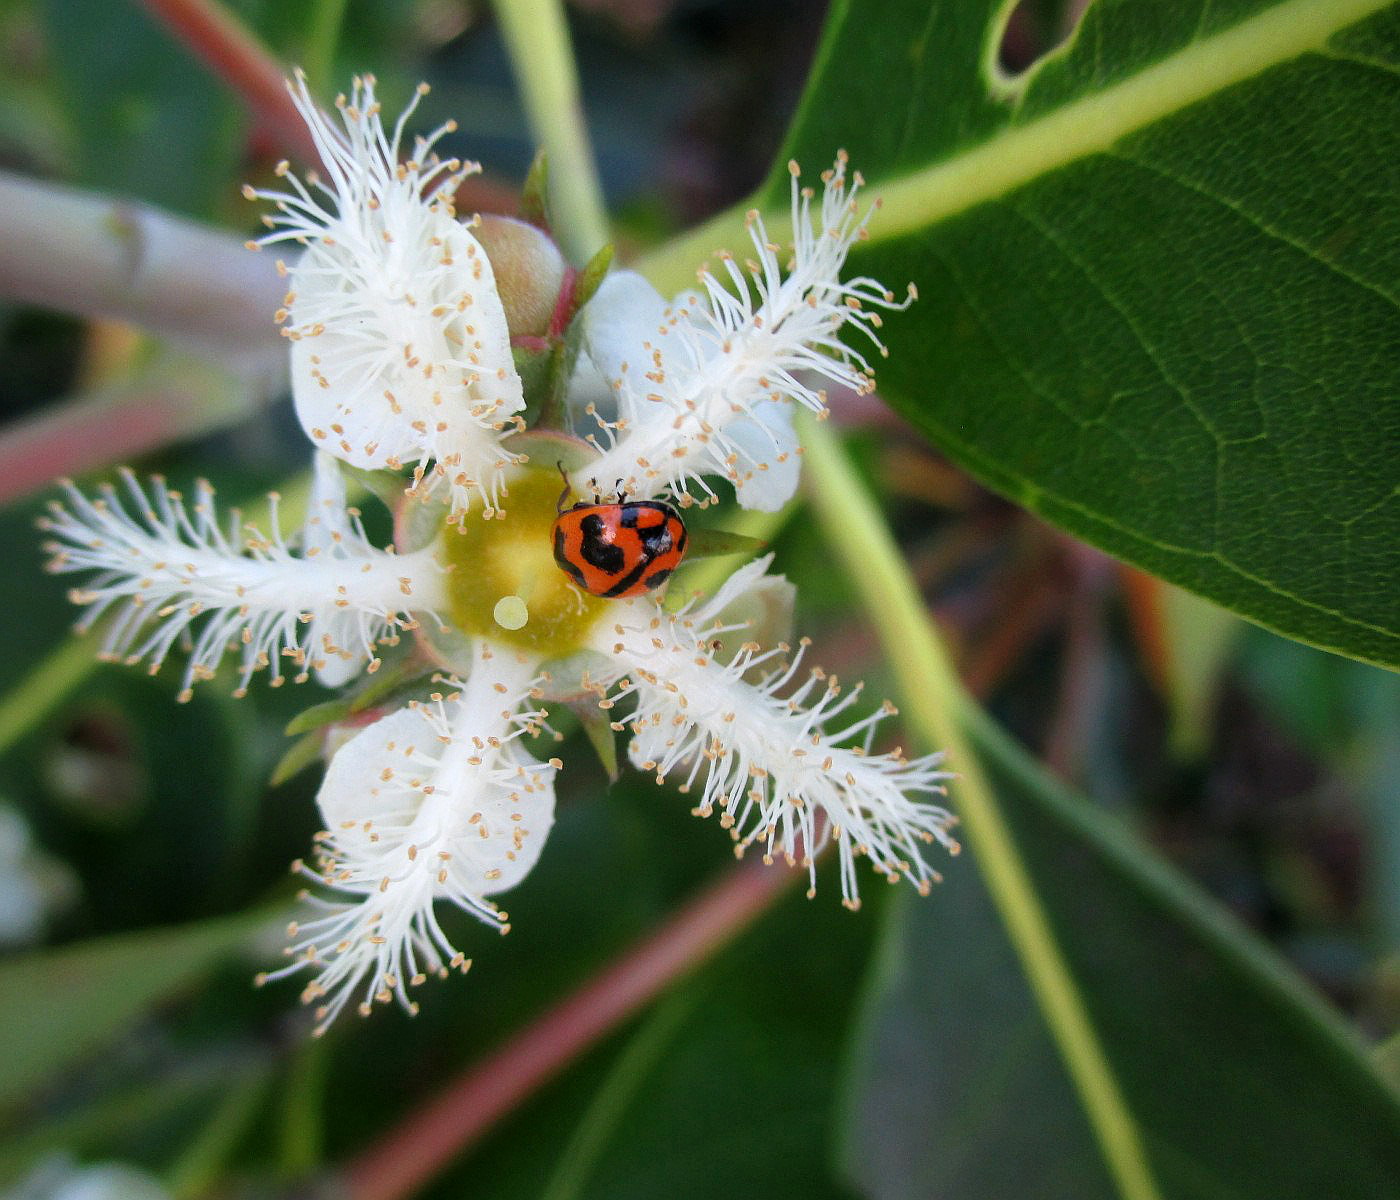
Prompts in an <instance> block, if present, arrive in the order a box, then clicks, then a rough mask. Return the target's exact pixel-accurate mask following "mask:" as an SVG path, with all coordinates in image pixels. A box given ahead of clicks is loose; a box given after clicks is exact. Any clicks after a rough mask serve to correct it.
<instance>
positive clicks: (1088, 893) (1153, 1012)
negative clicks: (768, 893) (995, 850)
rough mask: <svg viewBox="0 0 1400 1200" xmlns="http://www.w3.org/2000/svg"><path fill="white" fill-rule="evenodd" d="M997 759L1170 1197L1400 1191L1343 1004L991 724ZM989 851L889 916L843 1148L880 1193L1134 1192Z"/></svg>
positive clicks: (1380, 1095)
mask: <svg viewBox="0 0 1400 1200" xmlns="http://www.w3.org/2000/svg"><path fill="white" fill-rule="evenodd" d="M970 732H972V733H973V735H974V736H975V738H976V741H977V743H978V749H979V751H980V752H981V756H982V759H983V762H984V765H985V766H986V767H987V769H988V771H989V773H990V775H991V778H992V781H993V783H994V784H995V786H996V787H997V789H998V794H999V795H1000V796H1001V797H1002V798H1003V799H1004V801H1005V804H1004V806H1003V812H1004V814H1005V815H1006V817H1007V818H1008V820H1009V821H1010V822H1011V825H1012V831H1013V833H1014V836H1015V838H1016V841H1017V845H1018V849H1019V851H1020V853H1021V855H1022V857H1023V860H1024V862H1025V863H1026V865H1027V867H1028V869H1029V870H1030V872H1031V875H1032V878H1033V880H1034V882H1035V884H1036V887H1037V891H1038V893H1039V895H1040V896H1041V898H1042V900H1043V902H1044V904H1045V907H1046V910H1047V911H1048V913H1049V916H1050V919H1051V922H1052V925H1053V928H1054V934H1055V936H1056V939H1057V941H1058V943H1059V946H1060V949H1061V952H1062V953H1063V955H1064V956H1065V958H1066V960H1067V962H1068V963H1069V965H1070V967H1071V969H1072V971H1073V973H1074V975H1075V978H1076V981H1077V983H1078V986H1079V991H1080V995H1081V996H1082V997H1083V1000H1084V1002H1085V1004H1086V1006H1087V1009H1088V1012H1089V1016H1090V1019H1091V1020H1092V1022H1093V1024H1094V1026H1095V1029H1096V1032H1097V1034H1098V1037H1099V1040H1100V1042H1101V1045H1102V1046H1103V1049H1104V1051H1105V1053H1106V1054H1107V1056H1108V1059H1109V1062H1110V1065H1111V1067H1112V1069H1113V1071H1114V1074H1115V1076H1116V1078H1117V1080H1118V1082H1119V1086H1120V1087H1121V1089H1122V1092H1123V1095H1124V1098H1125V1100H1126V1103H1127V1105H1128V1108H1129V1110H1130V1112H1131V1115H1132V1117H1133V1119H1134V1121H1135V1122H1136V1123H1137V1125H1138V1127H1139V1129H1140V1130H1141V1135H1142V1140H1143V1143H1144V1146H1145V1147H1146V1150H1147V1155H1148V1158H1149V1162H1150V1167H1151V1170H1152V1173H1153V1175H1154V1177H1155V1179H1156V1181H1157V1184H1158V1188H1159V1191H1160V1194H1161V1195H1162V1197H1163V1200H1188V1198H1189V1200H1197V1198H1199V1200H1206V1198H1211V1200H1215V1198H1221V1197H1227V1196H1228V1197H1231V1198H1232V1200H1248V1198H1252V1197H1259V1198H1260V1200H1265V1198H1267V1200H1289V1198H1291V1197H1297V1198H1298V1200H1304V1198H1311V1197H1317V1196H1323V1195H1325V1196H1334V1197H1356V1198H1358V1200H1360V1198H1362V1197H1372V1196H1382V1195H1386V1194H1388V1189H1389V1188H1391V1187H1392V1186H1393V1182H1394V1180H1395V1179H1396V1178H1400V1103H1398V1102H1397V1098H1396V1094H1395V1093H1394V1092H1393V1091H1391V1090H1390V1089H1389V1088H1388V1087H1387V1086H1386V1084H1385V1083H1384V1081H1383V1080H1382V1078H1381V1076H1380V1074H1379V1073H1378V1072H1377V1071H1376V1070H1375V1068H1374V1067H1373V1066H1372V1064H1371V1063H1370V1062H1369V1061H1368V1058H1367V1055H1366V1052H1365V1050H1364V1049H1363V1048H1362V1047H1361V1046H1359V1045H1358V1044H1356V1043H1355V1041H1354V1040H1353V1036H1352V1035H1351V1034H1350V1032H1349V1031H1348V1030H1347V1029H1346V1028H1345V1027H1344V1026H1343V1025H1342V1023H1341V1021H1340V1020H1339V1019H1338V1018H1337V1017H1336V1016H1335V1014H1334V1013H1333V1012H1332V1011H1331V1010H1330V1009H1328V1008H1327V1007H1326V1006H1325V1005H1324V1004H1323V1003H1321V1002H1320V1001H1319V1000H1318V999H1317V998H1316V997H1315V996H1313V995H1312V994H1311V993H1310V992H1308V991H1307V990H1306V989H1305V987H1304V986H1303V985H1302V984H1301V983H1300V982H1299V981H1298V980H1297V979H1296V978H1295V977H1294V976H1293V975H1292V974H1291V973H1290V971H1289V970H1288V968H1287V967H1285V966H1284V965H1283V964H1281V963H1280V962H1278V961H1277V960H1276V959H1275V958H1274V956H1273V954H1272V952H1270V951H1269V950H1268V949H1267V948H1265V947H1264V946H1263V945H1262V943H1260V942H1259V941H1258V940H1257V939H1255V938H1254V937H1253V936H1252V935H1250V934H1248V933H1247V932H1246V931H1244V930H1243V929H1241V928H1239V927H1238V926H1236V925H1235V924H1234V923H1233V922H1232V921H1230V920H1229V918H1227V917H1225V916H1224V915H1223V914H1222V913H1220V912H1219V910H1217V909H1216V908H1215V907H1214V906H1213V905H1212V904H1211V903H1210V902H1209V901H1207V900H1206V899H1204V898H1203V897H1202V896H1201V895H1200V894H1199V893H1198V892H1197V891H1196V890H1195V888H1194V887H1193V886H1192V885H1190V884H1189V883H1187V882H1186V881H1185V880H1184V879H1182V878H1181V877H1180V876H1178V875H1177V874H1176V873H1175V872H1174V871H1172V870H1171V869H1170V868H1169V867H1167V866H1166V865H1165V864H1164V863H1162V862H1161V861H1159V860H1158V859H1156V858H1155V857H1153V856H1151V855H1150V854H1149V853H1148V852H1146V851H1144V850H1142V849H1141V848H1139V847H1137V846H1136V845H1135V844H1134V843H1133V842H1132V841H1131V840H1130V839H1129V838H1128V837H1127V836H1126V835H1125V834H1122V833H1120V832H1119V831H1117V830H1115V829H1112V828H1110V827H1108V826H1107V825H1106V823H1105V821H1104V818H1103V817H1102V816H1101V815H1099V814H1097V813H1095V812H1094V811H1093V810H1092V809H1090V808H1089V807H1088V806H1087V804H1086V802H1084V801H1083V800H1081V799H1079V798H1077V797H1074V796H1070V795H1067V794H1065V793H1064V792H1062V791H1061V790H1060V789H1059V788H1058V787H1057V786H1056V785H1055V784H1054V783H1053V782H1051V781H1050V780H1049V779H1048V778H1046V777H1045V776H1044V775H1043V774H1042V773H1041V772H1040V771H1039V769H1038V768H1037V767H1035V766H1034V764H1032V763H1031V762H1030V761H1029V760H1028V759H1026V758H1025V756H1024V755H1023V754H1022V753H1021V752H1020V751H1019V749H1017V748H1016V747H1014V746H1013V745H1011V744H1010V743H1009V742H1008V741H1007V740H1006V739H1005V737H1004V735H1001V734H999V733H997V732H996V731H995V730H993V729H992V728H991V726H990V725H989V724H983V723H977V724H976V725H975V726H974V728H973V729H972V730H971V731H970ZM971 866H972V864H965V863H960V864H957V865H955V866H954V867H953V868H952V869H950V870H949V871H948V872H947V875H948V880H947V882H946V883H945V884H944V885H943V886H942V887H941V888H940V889H938V890H937V891H935V893H934V894H933V895H932V896H931V897H930V898H928V899H927V900H924V901H917V900H916V901H914V902H912V903H901V904H900V905H898V906H897V907H896V908H895V909H894V911H893V913H892V924H891V927H890V928H889V929H888V930H887V944H886V946H885V948H884V953H883V954H882V955H881V958H880V966H879V967H878V969H877V971H876V972H875V973H874V976H873V978H872V981H871V989H870V992H869V994H868V996H867V1002H866V1009H865V1014H864V1021H863V1033H862V1036H861V1038H860V1039H859V1047H858V1053H857V1056H856V1061H855V1066H854V1071H853V1080H852V1082H853V1091H852V1093H851V1096H850V1098H849V1109H848V1116H847V1124H846V1134H847V1137H846V1143H845V1149H844V1162H845V1166H846V1170H847V1173H848V1174H849V1175H850V1176H851V1178H852V1179H853V1180H855V1181H856V1182H857V1183H859V1184H860V1186H861V1187H862V1189H863V1190H864V1191H865V1193H866V1194H868V1195H869V1196H871V1197H873V1198H874V1200H904V1198H909V1200H912V1198H915V1197H926V1196H957V1197H959V1198H960V1200H976V1198H979V1197H986V1198H987V1200H993V1198H1000V1197H1005V1196H1017V1197H1020V1198H1023V1200H1050V1198H1052V1197H1060V1196H1071V1195H1072V1196H1074V1197H1076V1198H1077V1200H1099V1198H1103V1200H1109V1198H1110V1197H1112V1196H1114V1195H1115V1192H1114V1190H1113V1188H1112V1186H1111V1184H1110V1182H1109V1180H1108V1177H1107V1175H1106V1173H1105V1171H1104V1169H1103V1166H1102V1163H1101V1161H1100V1160H1099V1159H1098V1157H1097V1154H1096V1151H1095V1143H1094V1139H1093V1137H1092V1136H1091V1134H1090V1131H1089V1128H1088V1125H1087V1123H1086V1122H1085V1121H1084V1118H1083V1116H1082V1113H1081V1111H1080V1110H1079V1109H1078V1107H1077V1105H1076V1104H1075V1100H1074V1093H1073V1090H1072V1089H1071V1087H1070V1084H1069V1081H1068V1079H1067V1077H1066V1076H1065V1074H1064V1071H1063V1068H1062V1067H1061V1065H1060V1062H1059V1059H1058V1057H1057V1055H1056V1052H1055V1048H1054V1045H1053V1043H1052V1042H1051V1040H1050V1037H1049V1034H1048V1032H1047V1030H1046V1028H1045V1026H1044V1024H1043V1023H1042V1021H1041V1018H1040V1016H1039V1013H1038V1011H1037V1009H1036V1007H1035V1004H1034V1003H1033V1001H1032V999H1031V996H1030V993H1029V991H1028V989H1027V986H1026V984H1025V982H1024V980H1023V978H1022V976H1021V975H1020V972H1019V969H1018V967H1017V962H1016V957H1015V954H1014V953H1013V951H1012V950H1011V947H1010V945H1009V944H1008V943H1007V941H1006V938H1005V934H1004V933H1003V932H1002V929H1001V927H1000V925H999V922H998V920H997V917H996V915H995V913H994V911H993V909H992V906H991V903H990V901H989V899H988V898H987V895H986V893H985V891H984V890H983V887H982V885H981V883H980V881H979V879H978V878H977V875H976V872H975V870H972V869H969V868H970V867H971Z"/></svg>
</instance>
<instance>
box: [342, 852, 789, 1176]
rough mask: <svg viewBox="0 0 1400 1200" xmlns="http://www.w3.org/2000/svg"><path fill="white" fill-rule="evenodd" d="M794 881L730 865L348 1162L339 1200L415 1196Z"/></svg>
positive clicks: (774, 869)
mask: <svg viewBox="0 0 1400 1200" xmlns="http://www.w3.org/2000/svg"><path fill="white" fill-rule="evenodd" d="M799 877H800V878H803V879H805V878H806V876H805V875H804V874H802V873H801V872H798V871H790V870H787V869H786V868H784V867H781V866H771V867H765V866H763V865H762V864H760V863H758V862H751V863H746V864H745V865H743V866H741V867H739V868H737V869H735V870H733V871H731V872H730V873H729V874H727V875H726V876H725V877H724V878H723V879H721V880H720V881H719V882H718V883H717V884H714V885H713V886H711V887H710V888H709V889H708V890H707V891H705V892H702V893H701V894H700V895H699V896H698V897H697V898H696V899H695V900H693V901H692V902H691V903H690V904H688V905H687V906H686V907H685V908H684V909H682V910H681V911H680V912H679V913H678V914H677V915H676V916H675V917H673V918H672V919H671V920H670V921H668V922H667V923H666V924H665V925H663V926H661V927H660V928H659V929H657V930H655V931H654V932H653V933H651V934H649V935H648V936H647V937H646V938H644V939H643V940H642V941H641V942H640V943H638V944H637V945H636V946H635V947H633V949H632V950H631V951H629V952H628V953H627V954H625V955H623V957H622V958H620V959H619V960H618V961H617V962H616V963H614V964H613V965H612V966H611V967H610V968H608V969H607V970H606V971H605V972H604V973H603V974H601V975H599V976H597V977H596V978H595V979H593V980H592V981H591V982H590V983H588V984H585V985H584V986H583V987H582V988H580V989H579V990H578V991H576V992H574V993H573V995H571V996H568V997H567V998H565V999H564V1000H563V1001H561V1002H560V1003H559V1004H558V1005H556V1006H555V1007H554V1008H553V1009H551V1010H550V1011H549V1012H547V1013H546V1014H545V1015H544V1016H543V1017H541V1018H540V1019H539V1020H537V1021H536V1022H534V1024H532V1025H531V1026H529V1028H527V1029H526V1030H524V1032H522V1033H521V1034H519V1035H518V1036H516V1037H515V1038H513V1039H512V1040H511V1041H510V1042H509V1043H507V1044H506V1046H504V1047H503V1048H502V1049H501V1050H499V1051H497V1052H496V1053H495V1054H492V1055H489V1056H488V1057H487V1058H485V1059H483V1060H482V1061H480V1062H478V1063H476V1064H475V1065H473V1066H471V1067H468V1068H467V1070H466V1071H464V1072H463V1073H462V1074H461V1075H460V1076H458V1078H457V1079H456V1080H455V1081H454V1082H452V1083H450V1084H448V1086H447V1087H446V1088H445V1089H444V1090H443V1091H442V1092H441V1093H439V1094H438V1095H437V1096H436V1097H435V1098H433V1099H432V1100H429V1101H428V1103H427V1104H425V1105H424V1106H423V1107H422V1108H420V1109H418V1110H416V1111H415V1112H412V1113H410V1114H409V1115H408V1116H407V1117H406V1118H405V1119H404V1120H403V1121H402V1122H400V1124H399V1125H398V1127H397V1128H396V1129H393V1130H391V1131H390V1132H389V1134H388V1135H387V1136H386V1137H384V1138H383V1139H382V1140H380V1141H379V1142H377V1143H375V1144H374V1145H373V1146H371V1147H370V1148H369V1149H368V1150H366V1151H365V1152H364V1153H363V1154H361V1155H360V1156H359V1157H358V1158H357V1159H355V1161H354V1162H352V1163H351V1164H350V1167H349V1169H348V1170H347V1172H346V1174H345V1177H344V1178H345V1195H346V1197H347V1200H401V1198H403V1197H407V1196H411V1195H413V1194H415V1193H416V1192H417V1191H418V1189H419V1188H421V1187H422V1186H423V1184H424V1183H426V1182H427V1181H428V1180H429V1179H432V1178H433V1177H434V1176H435V1175H437V1174H438V1172H440V1171H441V1170H442V1169H443V1168H444V1167H446V1166H447V1165H448V1164H449V1163H450V1162H451V1161H452V1160H453V1158H455V1157H456V1156H457V1155H458V1154H460V1153H461V1152H462V1151H463V1150H464V1149H466V1148H467V1147H468V1146H470V1145H472V1144H473V1143H474V1142H475V1141H476V1140H477V1139H478V1138H480V1137H481V1135H482V1134H483V1133H485V1132H486V1131H487V1130H488V1129H489V1128H490V1127H491V1126H492V1125H493V1124H494V1123H495V1122H496V1121H497V1120H499V1119H500V1118H501V1117H503V1116H505V1115H506V1114H507V1113H509V1112H510V1111H511V1110H512V1109H513V1108H514V1107H515V1106H516V1105H517V1104H519V1103H520V1101H521V1100H523V1099H524V1098H525V1097H527V1096H529V1095H530V1094H531V1093H532V1092H534V1091H535V1090H536V1089H537V1088H539V1087H541V1086H542V1085H543V1084H544V1083H546V1082H547V1081H548V1080H550V1079H552V1078H553V1077H554V1076H555V1075H557V1074H559V1072H560V1071H562V1070H563V1069H564V1068H565V1067H566V1066H568V1065H569V1063H571V1062H572V1061H573V1060H574V1059H575V1058H577V1057H578V1056H579V1055H580V1054H582V1053H583V1052H584V1051H585V1050H587V1049H588V1048H589V1047H590V1046H593V1045H594V1044H595V1043H597V1042H599V1041H600V1040H602V1038H603V1037H605V1036H606V1035H607V1034H608V1033H610V1032H612V1031H613V1030H614V1029H616V1028H617V1027H618V1026H619V1025H621V1024H622V1023H623V1022H624V1021H625V1020H627V1018H628V1017H630V1016H632V1014H633V1013H635V1012H637V1011H638V1010H639V1009H640V1008H642V1006H643V1005H645V1004H646V1003H647V1002H648V1001H650V1000H651V999H653V998H654V997H655V996H657V995H658V994H659V993H660V992H662V991H663V990H664V989H665V988H666V987H667V986H668V985H669V984H672V983H674V982H675V981H676V980H677V979H679V978H681V977H682V976H683V975H685V974H687V973H688V972H690V971H693V970H694V969H695V968H696V967H697V966H699V965H700V963H702V962H703V961H704V960H705V959H707V958H708V957H709V956H710V955H712V954H714V953H715V952H716V951H717V950H719V949H720V948H721V947H722V946H724V945H725V944H726V943H727V942H729V941H730V940H732V939H733V938H734V937H735V936H736V935H737V934H738V933H739V932H740V931H741V930H743V929H744V928H745V927H746V926H748V925H749V923H750V922H752V921H753V920H754V919H755V918H756V917H757V916H759V914H761V913H762V912H763V911H764V910H765V909H767V908H768V907H769V905H770V904H772V902H773V901H774V900H775V899H776V898H777V897H778V895H779V894H780V893H781V892H782V891H784V890H785V889H786V888H787V887H788V886H789V885H790V884H791V883H792V882H793V881H794V880H796V879H798V878H799Z"/></svg>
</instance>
